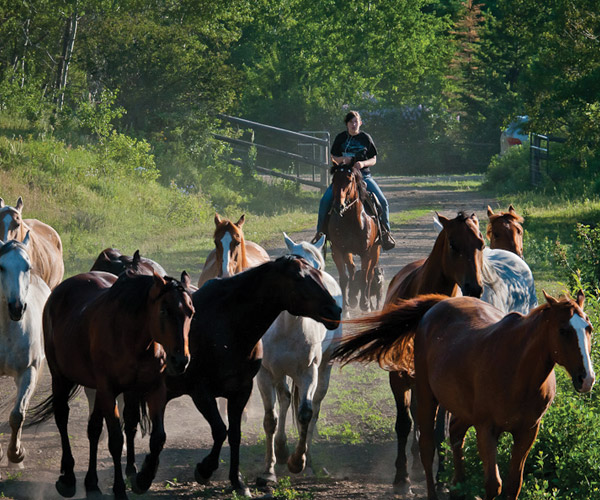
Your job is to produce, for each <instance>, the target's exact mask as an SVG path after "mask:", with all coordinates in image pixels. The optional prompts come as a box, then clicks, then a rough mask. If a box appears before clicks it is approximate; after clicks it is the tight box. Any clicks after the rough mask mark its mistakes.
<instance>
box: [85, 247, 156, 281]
mask: <svg viewBox="0 0 600 500" xmlns="http://www.w3.org/2000/svg"><path fill="white" fill-rule="evenodd" d="M127 270H129V271H132V272H133V273H134V274H144V275H146V276H152V275H153V274H154V267H153V266H152V261H150V260H149V259H144V258H143V257H141V256H140V251H139V250H136V251H135V253H134V254H133V257H130V256H129V255H123V254H122V253H121V252H120V251H119V250H117V249H116V248H106V249H104V250H102V252H100V255H98V257H97V258H96V260H95V262H94V264H93V265H92V268H91V269H90V271H104V272H107V273H111V274H114V275H116V276H118V275H119V274H121V273H123V272H125V271H127Z"/></svg>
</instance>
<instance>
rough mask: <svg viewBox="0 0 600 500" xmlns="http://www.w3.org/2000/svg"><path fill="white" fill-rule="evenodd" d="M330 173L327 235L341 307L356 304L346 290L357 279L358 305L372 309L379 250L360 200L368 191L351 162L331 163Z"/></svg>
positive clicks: (374, 227)
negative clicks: (330, 190)
mask: <svg viewBox="0 0 600 500" xmlns="http://www.w3.org/2000/svg"><path fill="white" fill-rule="evenodd" d="M331 175H332V181H331V183H332V189H333V207H332V210H331V213H330V214H329V219H328V221H327V236H328V238H329V241H330V242H331V255H332V258H333V261H334V263H335V266H336V267H337V270H338V275H339V280H340V287H341V289H342V293H343V297H344V309H348V308H354V307H356V306H357V304H358V298H357V297H356V295H354V294H353V293H350V284H351V283H352V282H353V281H354V280H358V285H357V289H358V290H359V291H360V293H361V296H360V308H361V309H362V310H365V311H369V310H371V309H372V306H371V294H372V293H371V284H372V281H373V274H374V271H375V267H376V266H377V263H378V262H379V254H380V253H381V242H380V240H379V235H378V224H377V221H376V220H375V218H374V217H371V216H370V215H368V214H367V212H366V211H365V207H364V203H365V200H366V196H368V193H367V188H366V185H365V183H364V181H363V178H362V174H361V172H360V169H359V168H357V167H356V166H355V165H354V163H352V164H350V165H337V164H334V165H333V167H332V168H331ZM354 255H358V256H359V257H360V266H361V270H362V272H361V273H360V274H358V273H356V266H355V264H354Z"/></svg>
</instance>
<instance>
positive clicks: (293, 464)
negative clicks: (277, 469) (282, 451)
mask: <svg viewBox="0 0 600 500" xmlns="http://www.w3.org/2000/svg"><path fill="white" fill-rule="evenodd" d="M305 465H306V455H301V456H300V458H297V457H296V456H295V455H292V456H291V457H290V458H289V459H288V462H287V466H288V469H289V471H290V472H291V473H292V474H299V473H300V472H302V471H303V470H304V466H305Z"/></svg>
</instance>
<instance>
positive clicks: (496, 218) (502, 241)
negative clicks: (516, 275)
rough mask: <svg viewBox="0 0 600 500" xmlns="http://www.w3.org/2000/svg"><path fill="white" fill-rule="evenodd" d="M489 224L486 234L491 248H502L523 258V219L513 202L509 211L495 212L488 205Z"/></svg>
mask: <svg viewBox="0 0 600 500" xmlns="http://www.w3.org/2000/svg"><path fill="white" fill-rule="evenodd" d="M487 215H488V224H487V229H486V236H487V238H488V240H489V242H490V248H500V249H502V250H507V251H509V252H513V253H515V254H517V255H518V256H519V257H521V258H523V226H522V225H521V224H523V221H524V220H525V219H523V217H522V216H520V215H519V214H517V212H516V211H515V207H513V206H512V204H511V205H510V206H509V207H508V211H507V212H500V213H494V211H493V210H492V209H491V207H490V206H489V205H488V207H487Z"/></svg>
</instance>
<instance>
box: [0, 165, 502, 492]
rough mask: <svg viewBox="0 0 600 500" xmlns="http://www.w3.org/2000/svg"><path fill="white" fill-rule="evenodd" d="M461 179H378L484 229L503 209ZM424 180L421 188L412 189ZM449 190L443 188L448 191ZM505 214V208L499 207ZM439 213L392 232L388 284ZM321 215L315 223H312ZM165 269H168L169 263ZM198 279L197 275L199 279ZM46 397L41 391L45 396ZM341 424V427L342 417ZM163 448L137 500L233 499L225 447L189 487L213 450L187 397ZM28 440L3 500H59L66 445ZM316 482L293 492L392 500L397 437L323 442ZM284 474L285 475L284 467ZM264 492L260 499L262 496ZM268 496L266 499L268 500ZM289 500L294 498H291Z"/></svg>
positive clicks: (253, 444) (106, 485)
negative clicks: (457, 183) (456, 182)
mask: <svg viewBox="0 0 600 500" xmlns="http://www.w3.org/2000/svg"><path fill="white" fill-rule="evenodd" d="M448 179H458V178H457V177H445V178H443V179H442V178H430V177H425V178H422V179H415V178H413V177H411V178H398V177H394V178H378V181H379V183H380V185H381V187H382V189H383V190H384V192H385V193H386V195H387V196H388V199H389V202H390V208H391V211H392V212H393V213H395V212H402V211H406V210H411V209H416V208H426V207H427V208H432V209H435V210H437V211H439V212H440V213H442V214H444V215H446V216H448V217H453V216H454V215H455V214H456V213H457V211H459V210H464V211H465V212H468V213H471V212H475V213H477V215H478V216H479V218H480V222H481V225H482V229H483V228H484V227H485V221H486V219H487V217H486V212H485V208H486V206H487V205H488V204H491V205H492V207H493V208H494V210H495V209H496V208H498V207H497V206H496V205H495V204H494V203H493V202H492V200H489V199H482V198H481V196H480V194H479V193H477V192H473V191H460V190H457V189H453V188H448V187H440V181H441V180H448ZM416 181H419V182H420V187H414V186H410V185H409V184H413V185H414V183H415V182H416ZM444 185H446V184H444ZM500 208H502V209H504V208H505V207H500ZM432 216H433V213H431V214H429V215H426V216H423V217H421V218H419V219H418V220H414V221H410V222H409V223H406V224H402V225H394V226H393V228H392V229H393V233H394V236H395V237H396V240H397V246H396V248H395V249H394V250H392V251H390V252H385V253H383V254H382V257H381V264H382V266H383V268H384V271H385V277H386V280H388V281H389V279H390V278H391V277H392V276H393V275H394V274H395V273H396V272H397V271H398V270H399V269H400V268H401V267H403V266H404V265H405V264H407V263H408V262H411V261H413V260H415V259H418V258H422V257H425V256H427V255H428V253H429V251H430V250H431V247H432V245H433V241H434V240H435V237H436V233H435V231H434V229H433V224H432ZM315 218H316V216H315ZM313 234H314V230H310V231H306V232H303V233H295V234H292V235H291V236H292V237H293V238H294V239H295V240H302V239H310V238H311V237H312V236H313ZM267 249H268V250H269V253H270V254H271V256H273V257H277V256H279V255H282V254H283V253H284V246H283V239H281V240H279V241H273V242H272V244H271V245H267ZM167 270H168V271H170V272H175V271H176V270H170V269H169V268H168V266H167ZM328 271H329V272H331V274H334V275H335V274H336V273H335V268H334V266H333V264H332V263H331V261H330V260H329V261H328ZM195 279H197V276H192V281H195ZM343 377H344V372H343V371H340V370H337V369H334V370H333V372H332V379H333V380H338V381H340V383H341V384H342V385H343ZM49 381H50V377H49V375H48V373H47V371H46V372H45V374H44V377H43V379H42V381H41V382H40V386H39V387H40V389H41V391H43V389H44V388H48V386H49ZM41 391H39V392H40V393H41ZM14 392H15V391H14V385H13V383H12V379H9V378H6V377H4V378H2V379H0V401H1V402H2V412H1V417H0V422H1V423H0V431H1V432H2V434H0V442H1V443H2V446H3V447H4V448H6V445H7V441H8V435H9V432H10V430H9V428H8V425H7V424H6V422H7V419H8V413H9V411H10V408H9V407H8V406H7V405H8V404H12V401H13V398H14ZM330 409H331V408H329V407H328V400H327V397H326V398H325V401H324V403H323V411H324V412H328V416H329V417H328V418H333V417H332V415H333V414H334V412H332V411H329V410H330ZM383 411H384V412H387V413H388V414H389V415H393V414H394V412H395V410H394V408H393V407H392V401H391V396H390V399H389V400H388V404H387V407H386V408H384V409H383ZM262 415H263V414H262V404H261V402H260V396H259V394H258V391H254V392H253V394H252V397H251V400H250V405H249V418H248V421H247V422H246V423H245V424H244V425H243V427H242V432H243V435H242V443H243V446H242V451H241V470H242V472H243V473H244V475H245V477H246V478H247V481H248V484H249V485H251V486H253V485H254V478H256V476H257V474H258V473H260V472H261V471H262V467H263V456H264V439H263V441H262V442H261V441H260V440H261V435H263V432H262ZM337 418H340V420H343V418H342V417H337ZM86 423H87V404H86V402H85V398H84V397H83V396H81V397H80V398H79V399H78V400H77V401H75V403H74V404H73V405H72V409H71V416H70V422H69V434H70V436H71V444H72V447H73V453H74V455H75V460H76V475H77V480H78V489H77V493H76V495H75V498H85V490H84V487H83V478H84V476H85V471H86V468H87V462H88V443H87V437H86ZM166 423H167V436H168V438H167V444H166V448H165V450H164V451H163V454H162V455H161V465H160V467H159V471H158V476H157V479H156V480H155V482H154V484H153V486H152V488H151V490H150V491H149V492H148V493H146V494H145V495H141V496H136V495H134V494H133V493H131V494H130V497H131V498H148V499H170V498H181V499H192V498H217V499H225V498H231V497H232V496H231V493H230V492H227V486H228V481H227V471H228V466H229V453H228V448H227V447H225V448H224V450H223V452H222V454H221V459H222V462H221V466H220V468H219V470H218V471H217V472H216V474H215V476H214V481H212V482H211V484H210V485H209V486H206V487H205V486H200V485H198V484H196V483H195V482H194V480H193V467H194V466H195V464H196V462H198V461H200V460H201V459H202V458H203V457H204V456H205V455H206V454H207V453H208V450H209V449H210V445H211V438H210V430H209V428H208V426H207V425H206V423H205V421H204V420H203V418H202V417H201V416H200V414H199V413H198V412H197V411H196V409H195V408H194V407H193V405H192V403H191V400H190V399H189V398H187V397H184V398H180V399H178V400H175V401H172V402H171V403H170V404H169V406H168V407H167V415H166ZM24 443H25V447H26V450H27V456H26V459H25V462H24V464H25V465H24V468H22V469H13V468H8V467H7V466H6V458H4V460H3V461H2V462H1V463H0V474H1V475H2V481H0V495H2V497H3V498H15V499H19V500H26V499H27V500H29V499H31V500H41V499H49V500H52V499H58V498H61V497H60V496H59V495H58V493H57V492H56V490H55V487H54V482H55V481H56V479H57V478H58V475H59V470H60V453H61V449H60V442H59V438H58V432H57V430H56V426H55V424H54V422H49V423H47V424H43V425H40V426H38V427H37V428H34V429H28V430H26V431H25V433H24ZM147 449H148V439H147V438H144V439H143V440H142V439H141V438H139V439H138V447H137V451H138V464H140V463H141V461H142V460H143V456H144V454H145V453H146V451H147ZM313 454H314V455H313V456H314V460H315V468H316V471H317V476H316V477H304V476H302V475H298V476H297V477H296V476H294V477H292V478H291V483H292V486H293V488H294V489H295V490H297V491H298V492H310V493H311V494H312V496H313V498H315V499H325V500H329V499H358V498H360V499H365V498H370V499H384V498H394V496H393V493H392V489H391V482H392V479H393V475H394V460H395V455H396V443H395V439H387V440H384V439H382V440H377V439H375V440H374V441H373V442H372V443H369V444H359V445H356V444H348V445H341V444H336V443H332V442H327V441H325V440H322V439H317V441H316V444H315V446H314V452H313ZM98 471H99V477H100V487H101V489H102V491H103V492H104V493H105V496H104V497H103V498H112V496H111V495H110V494H109V493H110V492H111V487H112V460H111V458H110V455H109V454H108V451H107V448H106V441H104V442H103V443H101V446H100V455H99V463H98ZM282 474H283V475H285V471H284V470H283V469H282ZM413 482H414V483H415V488H414V493H415V496H414V497H413V498H416V499H419V498H425V496H424V495H425V491H424V488H423V484H422V477H421V476H420V475H418V474H417V475H415V477H414V478H413ZM259 495H265V493H264V492H258V493H257V495H255V496H259ZM266 497H267V498H268V494H267V495H266ZM289 498H291V497H289Z"/></svg>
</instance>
